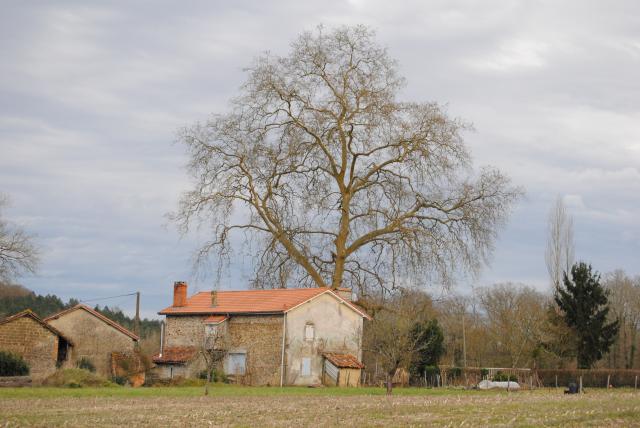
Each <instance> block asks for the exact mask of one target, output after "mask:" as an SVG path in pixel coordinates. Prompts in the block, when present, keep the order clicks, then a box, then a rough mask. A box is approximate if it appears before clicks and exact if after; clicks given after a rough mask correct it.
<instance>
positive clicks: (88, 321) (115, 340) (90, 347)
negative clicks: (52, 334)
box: [47, 309, 136, 377]
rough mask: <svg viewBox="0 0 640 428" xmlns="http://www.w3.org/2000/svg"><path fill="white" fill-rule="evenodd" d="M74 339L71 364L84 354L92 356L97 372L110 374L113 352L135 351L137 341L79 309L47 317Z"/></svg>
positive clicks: (54, 325)
mask: <svg viewBox="0 0 640 428" xmlns="http://www.w3.org/2000/svg"><path fill="white" fill-rule="evenodd" d="M47 322H48V323H49V325H51V326H53V327H54V328H56V329H57V330H59V331H61V332H62V334H64V335H65V336H67V337H68V338H69V339H71V341H72V342H73V343H74V345H75V346H74V349H73V354H72V358H71V364H72V365H75V364H76V363H77V362H78V361H79V360H80V359H81V358H83V357H85V358H88V359H89V360H91V362H92V363H93V364H94V366H95V367H96V373H98V374H100V375H102V376H106V377H110V376H111V374H112V373H111V353H112V352H119V353H133V351H134V349H135V344H136V341H135V340H134V339H132V338H131V337H130V336H128V335H127V334H125V333H123V332H122V331H120V330H118V329H116V328H114V327H113V326H112V325H110V324H108V323H106V322H105V321H103V320H102V319H99V318H97V317H96V316H95V315H93V314H91V313H89V312H87V311H85V310H83V309H76V310H72V311H67V312H63V313H62V314H60V315H58V316H54V317H51V318H48V319H47Z"/></svg>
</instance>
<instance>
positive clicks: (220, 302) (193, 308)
mask: <svg viewBox="0 0 640 428" xmlns="http://www.w3.org/2000/svg"><path fill="white" fill-rule="evenodd" d="M326 292H330V293H331V294H332V295H334V296H336V297H338V298H339V299H341V300H343V301H344V302H346V303H347V304H348V305H349V306H350V307H351V308H352V309H353V310H354V311H356V312H358V313H360V314H361V315H362V316H363V317H365V318H369V315H367V314H366V312H364V311H363V310H362V308H360V307H358V306H356V305H354V304H353V303H351V302H349V301H347V300H344V299H343V298H342V297H340V296H339V295H338V294H337V293H333V292H332V291H331V289H330V288H327V287H319V288H277V289H273V290H244V291H217V292H216V293H217V296H216V306H211V292H210V291H202V292H200V293H196V294H194V295H193V296H191V297H189V298H188V299H187V304H186V305H185V306H169V307H168V308H165V309H163V310H161V311H160V312H158V314H160V315H196V314H200V315H207V314H212V315H213V314H238V313H241V314H246V313H284V312H288V311H289V310H291V309H293V308H294V307H296V306H298V305H301V304H302V303H304V302H306V301H308V300H310V299H313V298H314V297H317V296H319V295H321V294H323V293H326Z"/></svg>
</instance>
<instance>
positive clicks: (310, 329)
mask: <svg viewBox="0 0 640 428" xmlns="http://www.w3.org/2000/svg"><path fill="white" fill-rule="evenodd" d="M315 334H316V332H315V327H314V326H313V324H307V325H305V326H304V340H309V341H312V340H313V339H314V336H315Z"/></svg>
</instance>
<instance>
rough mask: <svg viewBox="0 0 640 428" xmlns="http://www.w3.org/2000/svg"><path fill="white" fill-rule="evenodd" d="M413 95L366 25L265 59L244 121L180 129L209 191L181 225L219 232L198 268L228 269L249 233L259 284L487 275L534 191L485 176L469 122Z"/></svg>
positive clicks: (239, 116)
mask: <svg viewBox="0 0 640 428" xmlns="http://www.w3.org/2000/svg"><path fill="white" fill-rule="evenodd" d="M403 85H404V80H403V79H402V78H401V77H400V76H398V73H397V67H396V63H395V61H393V60H392V59H391V58H390V57H389V56H388V54H387V51H386V49H384V48H383V47H380V46H379V45H378V44H376V42H375V40H374V34H373V32H372V31H371V30H369V29H367V28H366V27H362V26H357V27H343V28H339V29H336V30H333V31H330V32H325V31H324V30H323V29H322V28H319V29H318V31H317V32H316V33H309V32H306V33H303V34H302V35H301V36H300V37H299V38H298V39H297V40H296V41H295V42H294V43H293V44H292V49H291V52H290V54H289V55H288V56H284V57H280V56H274V55H271V54H265V55H263V56H261V57H259V58H258V59H257V60H256V61H255V63H254V64H253V66H252V67H251V68H249V70H248V79H247V80H246V82H245V83H244V85H243V86H242V88H241V93H240V95H239V96H238V97H237V98H236V99H235V100H234V101H233V102H232V104H231V111H230V112H228V113H226V114H222V115H217V116H214V117H213V118H212V119H210V120H209V121H207V122H206V123H198V124H195V125H194V126H191V127H188V128H186V129H183V130H182V131H181V132H180V137H179V139H180V140H181V141H182V142H184V143H185V144H186V146H187V147H188V150H189V153H190V162H189V165H188V168H189V171H190V173H191V174H192V175H193V176H194V178H195V179H196V185H195V188H194V189H193V190H191V191H190V192H188V193H186V194H185V195H184V196H183V198H182V199H181V204H180V207H179V210H178V212H177V213H176V214H174V216H173V218H174V219H175V220H177V221H178V223H179V224H180V225H181V227H182V228H183V231H186V230H187V229H188V228H189V227H190V226H191V225H192V224H193V222H194V221H195V222H196V224H200V225H203V224H204V225H207V226H210V227H211V228H212V230H213V237H212V239H211V240H210V241H209V242H208V243H207V244H206V245H204V246H203V248H201V250H200V251H199V257H198V258H199V259H200V260H206V259H207V258H208V256H209V254H210V252H211V251H212V250H214V251H215V252H216V253H217V256H218V257H219V260H225V261H226V262H228V261H229V260H230V257H231V254H232V249H233V245H232V240H233V236H237V237H238V238H240V239H242V240H243V241H244V242H245V243H246V244H247V247H246V248H247V249H248V251H249V253H250V254H251V256H252V258H253V259H254V260H256V262H255V266H254V267H255V274H256V275H255V284H254V285H255V286H257V287H265V286H266V287H274V286H280V287H286V286H292V285H293V286H330V287H333V288H336V287H339V286H342V285H344V286H352V287H360V289H366V288H367V287H372V286H376V287H386V288H393V287H395V286H396V285H397V284H398V283H399V281H401V280H402V281H407V280H409V279H419V280H420V281H421V283H424V280H425V278H431V277H432V275H435V277H436V278H437V279H438V280H443V281H447V280H449V279H450V278H451V274H452V272H454V271H456V270H461V271H465V272H474V271H475V270H476V269H477V268H478V267H479V266H480V265H481V264H482V263H483V262H484V261H486V258H487V256H488V255H489V253H490V252H491V249H492V243H493V241H494V238H495V236H496V233H497V230H498V228H499V226H500V225H501V224H502V223H503V222H504V221H505V219H506V216H507V214H508V212H509V210H510V207H511V205H512V203H513V202H514V200H515V199H516V198H517V197H518V195H519V194H520V191H519V190H518V189H516V188H514V187H512V186H511V185H510V183H509V179H508V178H507V177H505V176H504V175H503V174H502V173H500V172H499V171H498V170H496V169H492V168H483V169H481V170H480V171H479V173H474V171H473V170H472V168H471V159H470V155H469V151H468V150H467V147H466V146H465V144H464V142H463V139H462V137H461V133H462V131H464V130H465V129H466V128H467V126H466V125H465V124H464V123H463V122H462V121H460V120H458V119H452V118H450V117H449V116H448V115H447V113H446V112H445V111H444V110H443V109H442V108H441V107H440V106H439V105H438V104H436V103H413V102H402V101H399V100H398V99H397V94H398V92H399V90H400V89H401V88H402V87H403ZM238 232H240V233H239V234H238ZM224 264H226V263H224Z"/></svg>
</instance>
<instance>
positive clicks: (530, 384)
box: [529, 375, 533, 391]
mask: <svg viewBox="0 0 640 428" xmlns="http://www.w3.org/2000/svg"><path fill="white" fill-rule="evenodd" d="M529 389H530V390H532V391H533V376H531V375H529Z"/></svg>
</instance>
